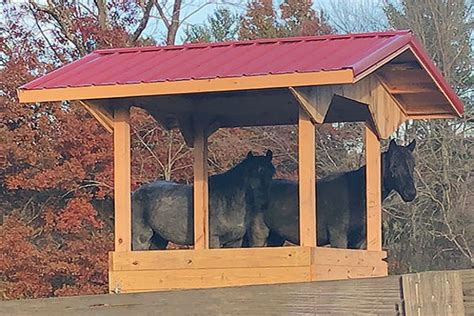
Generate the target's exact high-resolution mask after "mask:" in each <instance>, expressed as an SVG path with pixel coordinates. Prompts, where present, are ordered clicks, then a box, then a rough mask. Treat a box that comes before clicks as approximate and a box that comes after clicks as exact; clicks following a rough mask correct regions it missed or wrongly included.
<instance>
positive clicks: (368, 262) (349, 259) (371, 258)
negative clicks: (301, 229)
mask: <svg viewBox="0 0 474 316" xmlns="http://www.w3.org/2000/svg"><path fill="white" fill-rule="evenodd" d="M385 258H387V252H386V251H369V250H354V249H339V248H326V247H324V248H323V247H317V248H315V249H313V262H314V263H315V264H317V265H337V266H356V267H367V266H377V267H386V266H387V263H386V262H385V261H383V259H385Z"/></svg>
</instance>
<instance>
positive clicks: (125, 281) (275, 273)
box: [109, 266, 310, 293]
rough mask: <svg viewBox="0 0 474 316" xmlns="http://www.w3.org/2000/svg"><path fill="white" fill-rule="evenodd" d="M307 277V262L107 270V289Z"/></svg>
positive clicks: (157, 288) (234, 283) (141, 289)
mask: <svg viewBox="0 0 474 316" xmlns="http://www.w3.org/2000/svg"><path fill="white" fill-rule="evenodd" d="M309 280H310V267H309V266H302V267H271V268H227V269H175V270H149V271H110V272H109V289H110V291H111V292H117V291H119V292H120V293H132V292H146V291H163V290H172V289H192V288H217V287H228V286H241V285H255V284H274V283H293V282H305V281H309Z"/></svg>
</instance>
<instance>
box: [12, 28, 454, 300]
mask: <svg viewBox="0 0 474 316" xmlns="http://www.w3.org/2000/svg"><path fill="white" fill-rule="evenodd" d="M18 96H19V99H20V101H21V102H48V101H61V100H77V101H80V102H81V103H82V104H83V105H84V107H85V108H86V109H87V110H88V111H89V112H90V113H91V114H92V115H93V116H94V117H95V118H96V119H97V120H98V121H99V122H100V123H101V124H102V125H103V126H104V127H105V128H106V129H107V130H108V131H111V132H113V135H114V153H115V158H114V169H115V251H113V252H111V253H110V266H109V286H110V291H112V292H138V291H152V290H165V289H184V288H206V287H221V286H232V285H248V284H267V283H286V282H303V281H314V280H334V279H346V278H360V277H372V276H385V275H387V264H386V262H385V261H384V260H383V259H384V258H385V257H386V252H385V251H382V238H381V174H380V170H381V161H380V158H381V155H380V142H379V141H380V139H386V138H388V137H389V136H390V135H391V134H392V133H393V132H394V131H395V130H396V129H397V128H398V127H399V126H400V124H402V123H403V122H405V121H406V120H412V119H434V118H453V117H458V116H460V115H461V114H462V111H463V105H462V103H461V102H460V100H459V99H458V98H457V96H456V95H455V93H454V91H453V90H452V89H451V88H450V87H449V85H448V84H447V83H446V81H445V80H444V79H443V78H442V76H441V75H440V73H439V71H438V70H437V69H436V67H435V66H434V65H433V63H432V62H431V61H430V59H429V57H428V56H427V54H426V53H425V52H424V51H423V49H422V48H421V46H420V44H419V43H418V42H417V41H416V40H415V38H414V36H413V35H412V34H411V33H410V32H409V31H396V32H384V33H365V34H349V35H331V36H317V37H302V38H285V39H265V40H256V41H243V42H228V43H215V44H192V45H183V46H165V47H144V48H126V49H108V50H98V51H95V52H93V53H91V54H89V55H87V56H85V57H84V58H82V59H80V60H78V61H76V62H73V63H71V64H69V65H66V66H64V67H62V68H59V69H58V70H56V71H53V72H51V73H50V74H47V75H45V76H43V77H41V78H39V79H37V80H34V81H32V82H30V83H28V84H26V85H24V86H22V87H20V88H19V90H18ZM131 106H139V107H142V108H144V109H145V110H147V111H148V112H149V113H150V114H151V115H153V117H154V118H155V119H156V120H157V122H158V123H159V124H161V125H162V126H163V127H164V128H166V129H173V128H179V129H180V131H181V132H182V134H183V136H184V138H185V140H186V142H187V144H188V145H189V146H191V147H194V202H195V203H194V219H195V222H194V234H195V236H194V241H195V245H194V249H192V250H174V251H170V250H166V251H131V198H130V197H131V194H130V193H131V192H130V114H129V108H130V107H131ZM354 121H361V122H366V133H365V146H366V164H367V172H366V180H367V249H366V250H346V249H335V248H321V247H317V245H316V220H317V218H316V206H315V205H316V200H315V199H316V194H315V193H316V192H315V178H316V170H315V158H316V157H315V124H321V123H331V122H354ZM278 124H298V131H299V135H298V142H299V155H298V157H299V186H300V187H299V201H300V210H299V212H300V216H299V218H300V223H299V225H300V241H301V244H300V245H299V246H297V247H281V248H251V249H248V248H247V249H209V234H208V233H209V219H208V215H209V214H208V183H207V177H208V172H207V139H208V137H209V135H211V134H212V133H213V132H214V131H216V130H217V129H218V128H225V127H238V126H256V125H278Z"/></svg>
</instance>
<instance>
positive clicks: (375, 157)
mask: <svg viewBox="0 0 474 316" xmlns="http://www.w3.org/2000/svg"><path fill="white" fill-rule="evenodd" d="M365 158H366V208H367V250H375V251H381V250H382V193H381V188H382V182H381V170H382V168H381V161H380V141H379V138H378V137H377V134H376V133H375V132H374V131H373V130H372V129H371V128H370V127H368V126H366V128H365Z"/></svg>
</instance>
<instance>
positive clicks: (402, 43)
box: [20, 31, 463, 113]
mask: <svg viewBox="0 0 474 316" xmlns="http://www.w3.org/2000/svg"><path fill="white" fill-rule="evenodd" d="M407 45H409V46H410V47H412V48H413V50H414V51H415V53H416V54H417V55H418V58H420V59H421V61H422V63H423V64H424V65H425V68H426V67H427V68H428V69H426V70H427V71H428V72H430V73H431V74H432V76H433V78H434V79H435V81H436V82H437V84H438V85H439V86H440V88H441V89H442V90H443V92H444V93H445V94H446V95H447V97H448V98H449V99H450V101H451V103H452V104H453V105H454V106H455V108H456V110H457V111H458V112H459V113H461V112H462V111H463V105H462V103H461V102H460V100H459V99H458V98H457V96H456V94H455V93H454V91H453V90H452V89H451V87H450V86H449V85H448V84H447V82H446V81H445V80H444V79H443V77H442V76H441V75H440V73H439V71H438V70H437V69H436V67H435V66H434V65H433V63H432V62H431V61H430V58H429V57H428V56H427V54H426V53H425V52H424V50H423V49H422V48H421V46H420V45H419V44H418V43H417V41H416V40H415V38H414V36H413V35H412V34H411V32H410V31H393V32H378V33H362V34H347V35H327V36H308V37H294V38H283V39H261V40H253V41H240V42H226V43H213V44H187V45H179V46H154V47H139V48H120V49H107V50H97V51H95V52H93V53H91V54H89V55H87V56H85V57H84V58H82V59H79V60H77V61H75V62H73V63H71V64H68V65H66V66H64V67H62V68H59V69H57V70H55V71H53V72H51V73H49V74H47V75H45V76H43V77H40V78H38V79H36V80H34V81H32V82H30V83H27V84H25V85H23V86H22V87H20V89H21V90H36V89H56V88H67V87H89V86H103V85H117V84H134V83H153V82H164V81H168V82H173V81H183V80H199V79H213V78H229V77H244V76H257V75H267V74H288V73H305V72H320V71H332V70H343V69H351V70H352V71H353V73H354V77H357V76H358V75H359V74H361V73H363V72H364V71H366V70H368V69H369V68H371V67H373V66H374V65H376V64H377V63H378V62H380V61H381V60H383V59H385V58H387V57H388V56H390V54H393V53H394V52H396V51H397V50H400V49H401V48H403V47H406V46H407Z"/></svg>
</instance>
